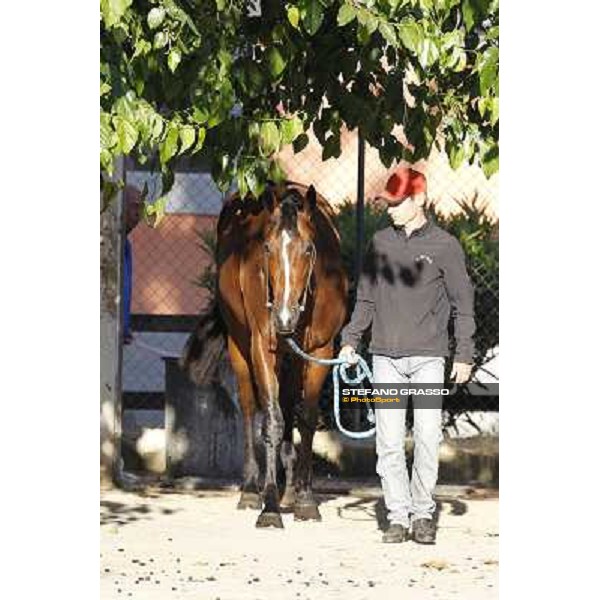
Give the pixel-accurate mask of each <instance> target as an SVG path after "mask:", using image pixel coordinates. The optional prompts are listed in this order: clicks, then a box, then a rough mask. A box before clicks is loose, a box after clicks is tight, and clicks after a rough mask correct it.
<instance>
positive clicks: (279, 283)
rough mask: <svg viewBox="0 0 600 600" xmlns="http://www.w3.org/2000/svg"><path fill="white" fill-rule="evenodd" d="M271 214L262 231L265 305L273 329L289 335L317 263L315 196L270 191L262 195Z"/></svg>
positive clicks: (296, 323) (311, 187)
mask: <svg viewBox="0 0 600 600" xmlns="http://www.w3.org/2000/svg"><path fill="white" fill-rule="evenodd" d="M264 199H265V205H266V206H267V208H268V210H269V211H270V213H271V216H270V219H269V223H268V225H267V228H266V231H265V244H264V252H265V261H264V268H265V271H266V273H265V276H266V280H267V296H268V299H267V301H268V303H269V304H268V305H269V306H270V309H271V311H272V318H273V322H274V325H275V329H276V330H277V332H278V333H280V334H281V335H290V334H292V333H293V332H294V330H295V329H296V327H297V325H298V320H299V319H300V315H301V313H302V311H303V310H304V306H305V302H306V299H307V297H308V290H309V287H310V281H311V277H312V272H313V267H314V264H315V260H316V250H315V245H314V241H313V240H314V236H315V226H314V222H313V215H314V213H315V210H316V205H317V194H316V191H315V188H314V187H313V186H312V185H311V186H310V187H309V188H308V190H307V192H306V195H303V194H302V193H301V192H300V191H298V190H297V189H294V188H289V189H284V190H283V191H281V190H269V191H267V192H266V193H265V196H264Z"/></svg>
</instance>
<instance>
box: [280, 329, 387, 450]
mask: <svg viewBox="0 0 600 600" xmlns="http://www.w3.org/2000/svg"><path fill="white" fill-rule="evenodd" d="M286 341H287V343H288V345H289V346H290V348H291V349H292V350H293V351H294V352H295V353H296V354H298V355H299V356H301V357H302V358H303V359H304V360H309V361H311V362H314V363H317V364H319V365H327V366H333V370H332V377H333V414H334V416H335V424H336V425H337V428H338V429H339V430H340V431H341V432H342V433H343V434H344V435H347V436H348V437H349V438H352V439H355V440H361V439H365V438H369V437H371V436H373V435H374V434H375V427H374V426H373V427H371V429H368V430H367V431H349V430H348V429H344V427H343V426H342V422H341V419H340V377H341V378H342V381H343V382H344V383H345V384H346V385H357V384H359V383H362V381H363V380H364V379H369V380H370V381H371V382H372V381H373V374H372V373H371V369H369V365H368V364H367V361H366V360H365V359H364V358H363V357H362V356H358V363H357V364H356V375H355V376H354V377H351V376H350V375H349V374H348V369H350V368H353V366H354V365H351V364H350V363H349V362H346V361H345V360H344V359H342V358H316V357H315V356H311V355H310V354H306V352H304V350H302V348H300V346H298V344H296V342H295V341H294V340H293V339H292V338H290V337H288V338H286ZM367 419H368V421H369V423H375V413H374V412H373V408H372V407H371V406H370V405H369V404H367Z"/></svg>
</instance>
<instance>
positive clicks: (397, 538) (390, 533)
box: [383, 523, 408, 544]
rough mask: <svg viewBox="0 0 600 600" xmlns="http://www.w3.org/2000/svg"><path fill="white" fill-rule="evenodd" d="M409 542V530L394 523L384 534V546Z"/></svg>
mask: <svg viewBox="0 0 600 600" xmlns="http://www.w3.org/2000/svg"><path fill="white" fill-rule="evenodd" d="M406 540H408V528H407V527H404V525H400V523H392V524H391V525H390V527H389V529H388V530H387V531H386V532H385V533H384V534H383V543H384V544H400V543H402V542H405V541H406Z"/></svg>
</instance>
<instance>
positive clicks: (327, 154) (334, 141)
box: [323, 135, 342, 160]
mask: <svg viewBox="0 0 600 600" xmlns="http://www.w3.org/2000/svg"><path fill="white" fill-rule="evenodd" d="M341 154H342V148H341V145H340V137H339V136H338V135H331V136H329V137H328V138H327V140H326V141H325V145H324V146H323V160H327V159H328V158H331V157H334V158H339V157H340V155H341Z"/></svg>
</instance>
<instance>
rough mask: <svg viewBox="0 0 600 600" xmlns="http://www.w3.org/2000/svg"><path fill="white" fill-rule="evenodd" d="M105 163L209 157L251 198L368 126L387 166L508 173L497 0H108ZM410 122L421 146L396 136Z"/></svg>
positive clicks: (168, 179) (224, 182)
mask: <svg viewBox="0 0 600 600" xmlns="http://www.w3.org/2000/svg"><path fill="white" fill-rule="evenodd" d="M100 8H101V68H100V105H101V113H100V144H101V146H100V161H101V168H102V170H103V171H104V172H106V173H108V174H110V173H111V172H112V169H113V164H114V159H115V157H117V156H119V155H122V154H125V155H134V156H135V157H137V159H138V160H139V161H141V162H145V161H147V160H154V161H156V167H157V168H158V167H160V169H161V170H162V172H163V191H164V192H165V193H166V191H168V190H169V188H170V186H171V185H172V181H173V175H172V172H171V169H170V165H171V164H172V161H173V160H174V159H175V158H176V157H178V156H180V155H194V154H197V153H202V154H204V155H206V157H207V158H208V159H209V160H210V164H211V165H212V171H213V176H214V178H215V181H216V182H217V184H218V185H219V186H220V187H222V188H225V187H227V186H228V185H229V184H230V183H231V182H232V181H234V180H235V181H237V185H238V187H239V189H240V191H241V192H242V193H245V192H246V191H248V190H249V191H252V192H253V193H255V194H257V193H260V191H261V190H262V188H263V186H264V184H265V181H266V180H267V179H268V178H271V179H275V180H278V179H280V178H281V177H283V173H282V172H281V169H280V168H279V167H278V165H277V163H276V161H275V160H273V158H274V156H275V155H276V154H277V152H278V151H279V150H280V149H281V148H282V147H284V146H286V145H288V144H293V146H294V149H295V151H300V150H301V149H302V148H303V147H305V146H306V144H307V143H308V136H307V131H308V130H309V129H310V128H311V127H312V129H313V131H314V133H315V135H316V137H317V138H318V140H319V142H320V143H321V144H322V146H323V159H325V160H326V159H328V158H330V157H338V156H339V155H340V152H341V140H340V130H341V128H342V126H344V125H345V126H347V127H348V128H349V129H350V130H354V129H356V128H359V129H360V131H361V132H362V134H363V135H364V138H365V139H366V141H367V142H368V143H369V144H370V145H371V146H373V147H375V148H377V149H378V151H379V155H380V158H381V160H382V162H383V163H384V164H385V165H388V166H389V165H390V164H391V163H392V162H393V161H394V160H398V159H401V158H402V159H406V160H408V161H411V162H414V161H417V160H419V159H421V158H426V157H427V156H428V155H429V153H430V151H431V150H432V147H433V146H434V144H435V145H436V146H438V147H439V148H440V149H442V150H445V151H446V153H447V154H448V156H449V159H450V163H451V164H452V166H453V167H454V168H456V167H458V166H459V165H460V164H462V163H463V162H464V161H467V162H469V163H471V164H479V165H481V166H482V168H483V170H484V171H485V173H486V174H487V175H488V176H490V175H491V174H492V173H494V172H495V171H496V170H497V169H498V57H499V53H498V52H499V51H498V2H497V0H362V1H359V0H293V1H290V2H287V3H285V2H281V1H278V0H263V1H262V16H261V17H249V16H248V14H247V7H246V1H245V0H244V1H241V0H101V2H100ZM397 126H402V127H403V130H404V133H405V135H406V138H407V140H408V142H409V144H408V146H406V145H403V144H402V143H401V142H400V141H399V140H398V139H397V137H396V135H395V133H396V131H397Z"/></svg>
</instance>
